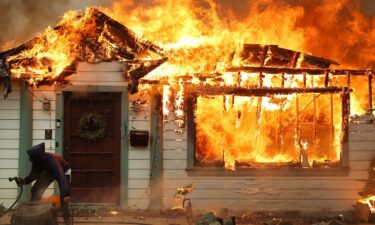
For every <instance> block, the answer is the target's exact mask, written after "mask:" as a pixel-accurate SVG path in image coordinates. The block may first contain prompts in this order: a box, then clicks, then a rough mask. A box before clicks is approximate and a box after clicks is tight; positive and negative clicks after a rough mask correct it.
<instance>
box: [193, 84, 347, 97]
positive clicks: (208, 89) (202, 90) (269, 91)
mask: <svg viewBox="0 0 375 225" xmlns="http://www.w3.org/2000/svg"><path fill="white" fill-rule="evenodd" d="M186 87H187V89H186V92H187V93H194V94H196V95H238V96H267V95H278V94H279V95H290V94H301V93H321V94H328V93H340V92H342V91H343V90H344V89H343V88H342V87H327V88H266V87H263V88H259V87H253V88H242V87H217V86H210V85H199V86H198V85H191V84H189V85H187V86H186Z"/></svg>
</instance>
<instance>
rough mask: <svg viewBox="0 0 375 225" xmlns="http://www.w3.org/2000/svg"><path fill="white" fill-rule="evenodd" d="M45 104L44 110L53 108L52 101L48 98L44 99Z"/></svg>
mask: <svg viewBox="0 0 375 225" xmlns="http://www.w3.org/2000/svg"><path fill="white" fill-rule="evenodd" d="M42 104H43V110H44V111H50V110H51V101H50V100H48V99H45V100H43V101H42Z"/></svg>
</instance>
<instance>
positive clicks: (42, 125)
mask: <svg viewBox="0 0 375 225" xmlns="http://www.w3.org/2000/svg"><path fill="white" fill-rule="evenodd" d="M32 90H33V125H32V126H33V131H32V145H36V144H40V143H42V142H44V143H45V147H46V151H50V152H55V118H56V91H55V86H40V87H34V88H33V89H32ZM45 100H49V101H50V103H51V110H47V111H46V110H43V103H42V102H43V101H45ZM46 129H52V138H53V139H52V140H46V139H45V130H46ZM53 192H54V186H53V184H51V185H50V186H49V187H48V189H47V191H46V192H45V193H44V197H48V196H50V195H51V194H53Z"/></svg>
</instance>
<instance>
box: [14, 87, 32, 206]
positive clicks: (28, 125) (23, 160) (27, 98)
mask: <svg viewBox="0 0 375 225" xmlns="http://www.w3.org/2000/svg"><path fill="white" fill-rule="evenodd" d="M20 86H21V95H20V98H21V100H20V136H19V157H18V176H19V177H22V178H24V177H25V176H27V175H28V174H29V172H30V167H31V163H30V161H29V157H28V156H27V153H26V150H27V149H29V148H30V147H31V146H32V131H33V126H32V125H33V97H32V95H31V93H30V92H29V91H28V90H27V87H26V85H25V83H24V82H21V85H20ZM30 91H32V90H30ZM30 190H31V188H30V185H26V186H25V187H24V193H23V195H22V196H21V201H27V200H29V198H30V195H31V192H30Z"/></svg>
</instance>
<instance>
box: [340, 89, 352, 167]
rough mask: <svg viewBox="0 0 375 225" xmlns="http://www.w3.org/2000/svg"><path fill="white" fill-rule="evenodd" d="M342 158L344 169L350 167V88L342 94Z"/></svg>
mask: <svg viewBox="0 0 375 225" xmlns="http://www.w3.org/2000/svg"><path fill="white" fill-rule="evenodd" d="M341 101H342V103H341V105H342V109H341V111H342V112H341V118H342V121H341V144H342V149H341V157H340V162H341V166H342V167H348V166H349V116H350V88H348V87H344V91H343V93H342V94H341Z"/></svg>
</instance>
